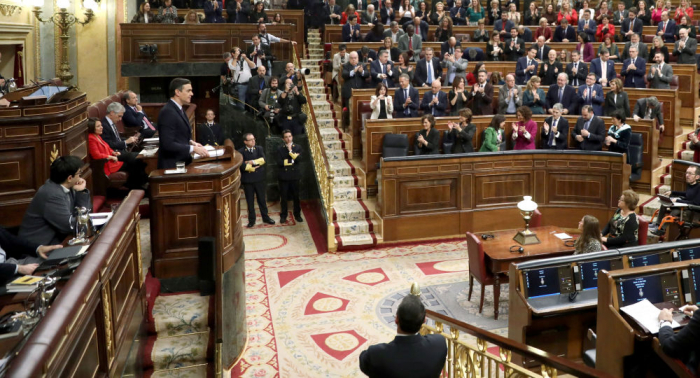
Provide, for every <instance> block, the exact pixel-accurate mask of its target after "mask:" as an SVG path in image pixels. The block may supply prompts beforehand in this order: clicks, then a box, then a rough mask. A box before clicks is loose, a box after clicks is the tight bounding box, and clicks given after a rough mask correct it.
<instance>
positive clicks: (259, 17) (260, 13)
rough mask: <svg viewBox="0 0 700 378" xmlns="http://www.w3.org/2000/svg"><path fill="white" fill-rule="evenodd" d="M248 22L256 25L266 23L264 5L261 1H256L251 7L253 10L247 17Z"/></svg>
mask: <svg viewBox="0 0 700 378" xmlns="http://www.w3.org/2000/svg"><path fill="white" fill-rule="evenodd" d="M248 22H249V23H251V24H257V23H258V22H267V13H265V5H264V4H263V2H262V1H258V2H257V3H255V5H254V6H253V9H252V10H251V11H250V14H249V15H248Z"/></svg>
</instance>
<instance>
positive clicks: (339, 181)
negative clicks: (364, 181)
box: [333, 176, 358, 188]
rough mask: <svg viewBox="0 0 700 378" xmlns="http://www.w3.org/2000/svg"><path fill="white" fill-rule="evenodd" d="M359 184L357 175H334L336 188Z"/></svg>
mask: <svg viewBox="0 0 700 378" xmlns="http://www.w3.org/2000/svg"><path fill="white" fill-rule="evenodd" d="M357 184H358V179H357V176H333V187H334V188H350V187H353V186H356V185H357Z"/></svg>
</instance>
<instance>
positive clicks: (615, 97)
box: [604, 79, 631, 117]
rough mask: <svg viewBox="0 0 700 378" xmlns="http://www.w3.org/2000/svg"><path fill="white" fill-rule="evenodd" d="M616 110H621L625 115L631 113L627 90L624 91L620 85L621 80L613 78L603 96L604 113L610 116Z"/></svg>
mask: <svg viewBox="0 0 700 378" xmlns="http://www.w3.org/2000/svg"><path fill="white" fill-rule="evenodd" d="M617 111H621V112H622V114H624V115H625V117H629V116H630V115H631V112H630V100H629V97H628V96H627V92H625V91H624V88H623V87H622V80H620V79H613V80H612V81H611V82H610V91H609V92H608V94H607V95H606V96H605V110H604V113H605V116H606V117H610V116H612V115H613V113H615V112H617Z"/></svg>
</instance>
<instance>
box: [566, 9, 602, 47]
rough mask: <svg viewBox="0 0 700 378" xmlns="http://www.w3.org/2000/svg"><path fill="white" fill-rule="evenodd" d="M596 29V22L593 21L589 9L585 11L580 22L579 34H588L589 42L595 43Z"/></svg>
mask: <svg viewBox="0 0 700 378" xmlns="http://www.w3.org/2000/svg"><path fill="white" fill-rule="evenodd" d="M596 27H597V26H596V24H595V20H592V19H591V11H590V10H589V9H586V10H585V11H583V15H581V19H580V20H578V32H579V33H586V35H588V40H589V41H595V32H596V30H597V29H596ZM572 41H573V40H572Z"/></svg>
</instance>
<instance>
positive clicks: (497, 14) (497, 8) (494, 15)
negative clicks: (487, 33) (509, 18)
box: [487, 0, 501, 25]
mask: <svg viewBox="0 0 700 378" xmlns="http://www.w3.org/2000/svg"><path fill="white" fill-rule="evenodd" d="M487 16H488V18H489V25H493V24H495V23H496V20H500V19H501V3H499V2H498V0H491V9H489V13H488V15H487Z"/></svg>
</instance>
